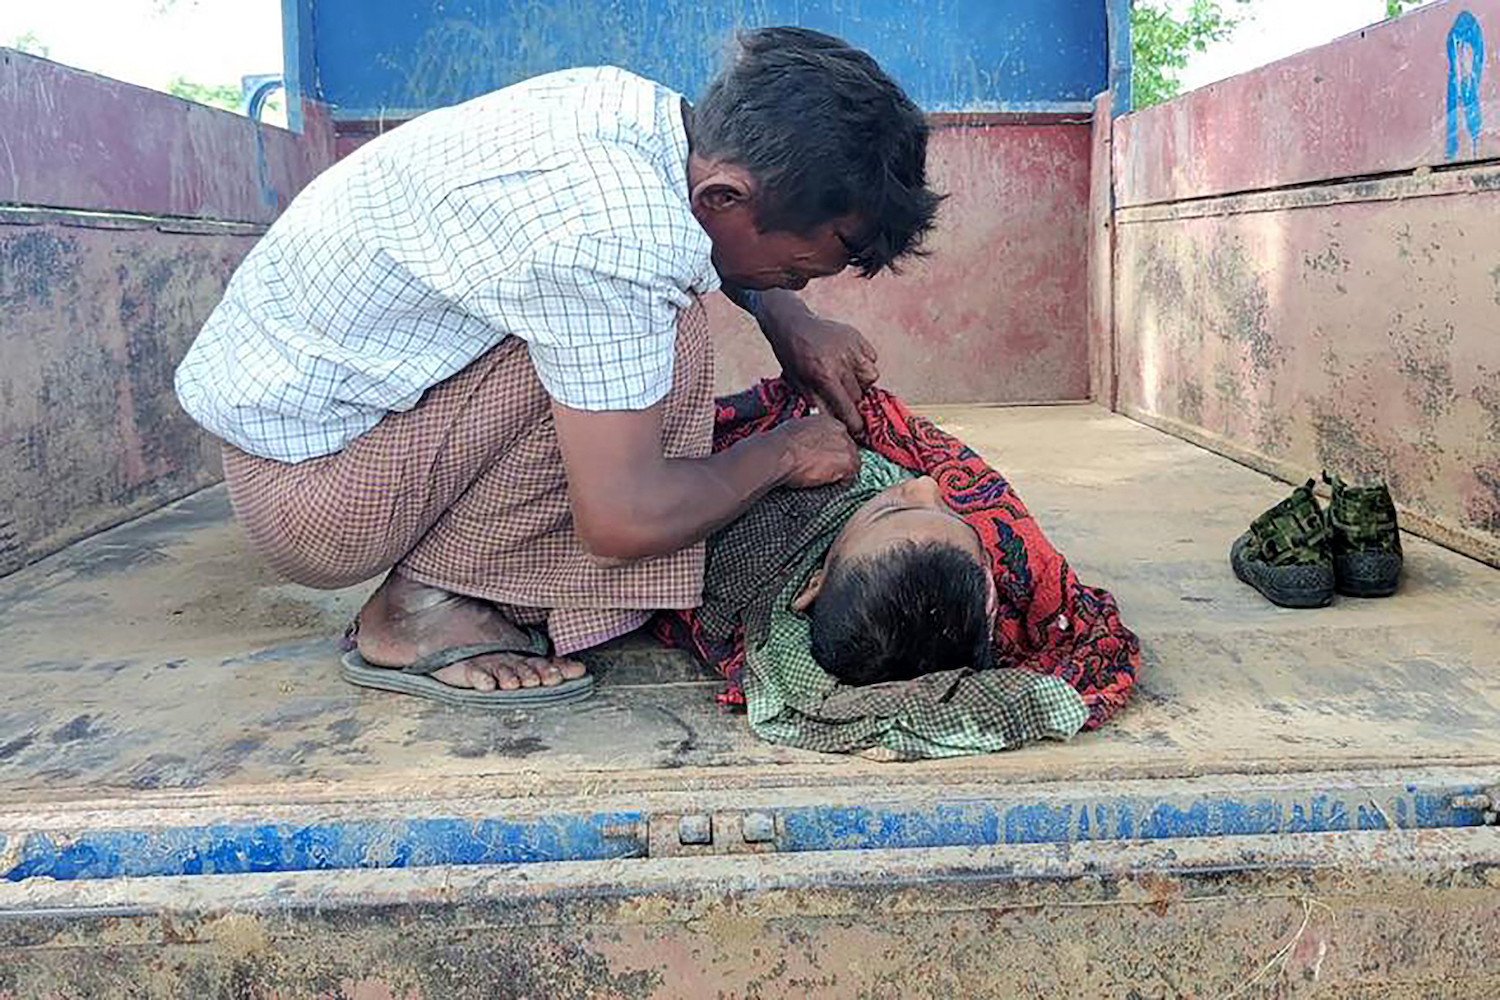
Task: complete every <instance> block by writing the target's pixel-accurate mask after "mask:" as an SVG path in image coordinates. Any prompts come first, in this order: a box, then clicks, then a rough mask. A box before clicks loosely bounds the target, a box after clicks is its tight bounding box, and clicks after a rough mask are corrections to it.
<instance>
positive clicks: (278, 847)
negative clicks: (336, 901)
mask: <svg viewBox="0 0 1500 1000" xmlns="http://www.w3.org/2000/svg"><path fill="white" fill-rule="evenodd" d="M1495 777H1496V774H1495V773H1494V772H1493V771H1491V772H1488V773H1486V772H1484V771H1482V770H1478V769H1473V768H1425V769H1421V770H1412V769H1404V770H1399V771H1353V772H1348V773H1337V774H1328V773H1318V774H1299V775H1290V776H1256V777H1232V778H1224V777H1220V778H1217V779H1213V780H1208V779H1200V780H1197V781H1192V780H1184V779H1145V780H1136V781H1115V782H1108V783H1106V782H1099V781H1070V782H1067V783H1047V782H1034V783H1022V784H1020V785H1019V786H1018V785H1016V784H1013V783H1006V782H992V783H989V784H985V783H983V782H981V781H974V782H972V783H971V784H968V785H959V786H946V787H928V786H924V785H923V784H922V783H909V784H906V785H904V786H890V785H886V786H884V787H882V786H880V785H867V784H860V783H851V784H848V785H839V786H837V787H828V788H819V789H816V790H813V789H807V790H803V791H802V792H801V793H800V794H797V793H791V794H789V793H788V792H787V791H786V790H784V789H765V788H762V789H757V790H755V791H746V790H739V791H736V792H732V793H724V792H717V793H716V792H713V791H707V790H697V791H694V792H691V793H687V794H684V793H682V792H677V793H670V792H664V791H660V790H658V791H654V792H629V791H626V792H616V793H611V794H597V795H594V796H591V797H590V798H591V801H589V802H587V803H583V802H580V801H578V800H577V799H576V798H574V799H569V798H567V797H562V798H552V797H549V796H548V795H547V793H546V790H545V789H542V790H538V791H537V793H536V794H534V795H531V796H527V797H523V798H498V799H497V798H486V797H482V796H473V797H470V798H468V799H465V800H433V799H424V800H418V801H406V802H397V803H384V802H378V803H372V804H370V805H367V806H366V807H364V808H363V809H361V808H360V807H359V806H357V805H355V804H353V803H346V804H343V805H342V806H341V807H340V808H339V809H337V810H330V809H329V808H328V807H327V806H309V805H303V806H301V807H296V806H287V805H283V804H271V805H269V806H262V807H260V808H259V809H256V808H247V807H241V808H240V809H237V810H225V809H217V810H215V809H211V808H210V809H204V808H202V807H197V808H194V805H193V804H192V803H183V804H182V805H181V806H179V807H177V808H175V809H173V808H166V807H163V806H158V807H156V808H154V809H153V808H150V807H145V808H136V809H131V810H125V811H120V810H116V811H111V812H109V813H103V812H100V811H94V812H92V813H90V812H80V811H79V810H76V809H74V810H58V811H55V812H52V813H50V814H49V813H48V812H47V811H37V810H30V811H21V810H4V809H0V882H22V881H25V880H27V879H35V878H44V879H51V880H56V881H75V880H94V879H117V878H144V877H153V878H154V877H163V876H178V875H194V876H212V875H240V874H256V873H266V872H297V871H329V870H352V869H370V868H384V869H406V868H429V867H435V866H444V865H463V866H468V865H519V864H549V863H556V862H567V861H608V860H611V859H619V858H642V857H663V856H674V855H685V856H702V855H704V854H708V853H714V852H717V853H721V854H730V853H783V854H787V853H819V852H826V851H873V850H919V849H927V848H943V847H967V846H998V845H1013V846H1014V845H1022V844H1053V845H1062V846H1066V845H1070V844H1078V843H1097V842H1103V841H1118V842H1131V841H1148V840H1179V839H1201V838H1208V839H1214V838H1231V839H1239V838H1247V837H1264V836H1272V835H1286V836H1302V835H1306V834H1323V833H1337V832H1357V831H1381V830H1402V831H1423V830H1434V829H1447V828H1457V827H1474V826H1483V825H1485V810H1484V809H1483V808H1482V807H1481V805H1479V804H1472V805H1466V804H1457V805H1456V804H1455V803H1456V802H1458V803H1464V802H1475V803H1477V801H1478V800H1477V798H1476V797H1477V796H1479V795H1481V794H1487V793H1492V792H1494V791H1495V788H1492V787H1491V786H1490V785H1487V784H1485V782H1486V781H1488V780H1490V779H1493V778H1495ZM1497 787H1500V783H1497ZM267 812H269V813H270V815H267ZM684 814H693V815H700V816H709V817H711V818H712V819H711V828H710V830H711V832H710V839H711V842H712V845H713V846H704V847H701V848H699V847H696V846H692V847H684V846H683V845H682V844H681V843H680V839H681V838H680V833H679V830H678V829H677V827H676V821H677V818H678V817H680V816H682V815H684ZM747 815H753V816H756V817H759V818H760V822H761V827H760V828H761V829H763V830H764V831H765V832H764V833H756V834H754V835H753V836H749V835H747V834H746V833H745V830H746V829H747V824H746V816H747ZM205 819H210V821H209V822H205V821H204V820H205ZM751 829H754V827H753V826H752V827H751ZM663 835H665V842H664V836H663Z"/></svg>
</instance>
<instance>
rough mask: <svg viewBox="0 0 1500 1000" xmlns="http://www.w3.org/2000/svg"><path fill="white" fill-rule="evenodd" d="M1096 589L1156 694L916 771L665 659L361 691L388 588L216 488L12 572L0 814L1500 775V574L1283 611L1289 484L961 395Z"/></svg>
mask: <svg viewBox="0 0 1500 1000" xmlns="http://www.w3.org/2000/svg"><path fill="white" fill-rule="evenodd" d="M937 413H938V415H939V417H940V420H941V422H942V423H943V424H944V425H945V426H947V427H948V428H949V429H950V430H952V431H953V432H954V433H956V434H957V435H958V436H959V437H961V438H963V439H964V440H966V441H968V442H970V443H971V444H972V445H973V446H974V447H976V448H978V449H979V450H980V451H981V452H983V453H984V454H986V455H988V456H990V458H991V459H992V461H994V462H995V463H996V464H997V465H998V466H999V467H1000V468H1002V469H1004V470H1005V471H1007V472H1008V473H1009V474H1010V475H1011V476H1012V478H1013V480H1014V482H1015V484H1016V486H1017V488H1018V490H1019V492H1020V493H1021V495H1022V496H1023V497H1025V498H1026V500H1027V502H1028V503H1029V505H1030V506H1031V508H1032V509H1033V511H1034V512H1035V513H1036V514H1037V516H1038V517H1039V519H1040V520H1041V522H1042V524H1043V525H1044V526H1046V528H1047V529H1048V530H1049V532H1050V534H1051V535H1052V537H1053V538H1054V539H1055V540H1056V541H1057V543H1058V544H1059V546H1060V547H1061V548H1062V549H1063V551H1064V552H1066V553H1068V555H1069V557H1070V559H1071V560H1072V562H1073V563H1074V565H1075V566H1076V567H1077V569H1078V571H1079V572H1080V574H1081V575H1082V576H1083V577H1084V579H1086V580H1089V581H1091V582H1096V583H1098V584H1101V585H1104V586H1107V587H1109V588H1111V589H1112V590H1113V591H1114V592H1115V593H1116V594H1117V595H1118V596H1119V598H1120V600H1121V603H1122V606H1123V609H1124V613H1125V617H1126V621H1127V622H1129V623H1130V624H1131V625H1132V626H1133V627H1134V628H1136V629H1137V631H1138V632H1139V633H1140V634H1141V636H1142V639H1143V642H1144V647H1145V663H1144V665H1143V667H1142V672H1141V683H1140V687H1139V693H1138V695H1137V697H1136V700H1135V703H1134V705H1132V706H1131V707H1130V708H1129V709H1128V710H1127V711H1125V712H1124V713H1122V715H1121V716H1120V717H1119V718H1118V719H1116V720H1113V721H1111V722H1110V723H1109V724H1108V725H1107V726H1106V727H1105V728H1104V729H1103V730H1101V731H1099V732H1097V733H1092V734H1086V735H1083V736H1080V737H1078V738H1077V739H1075V740H1074V741H1072V742H1071V743H1068V744H1048V745H1045V746H1036V747H1032V748H1028V749H1024V750H1020V751H1017V752H1014V753H1009V754H1002V755H998V756H993V757H986V758H978V759H969V760H959V761H954V762H943V763H931V764H923V765H917V766H912V767H899V768H893V767H890V766H886V765H880V764H876V763H872V762H866V761H860V760H852V759H848V758H845V757H840V756H831V755H818V754H811V753H805V752H799V751H793V750H789V749H785V748H779V747H775V746H772V745H769V744H765V743H761V742H759V741H757V740H755V739H753V738H752V737H751V736H750V734H749V733H748V730H747V727H746V726H745V724H744V721H743V719H741V718H738V717H736V716H732V715H725V714H722V713H721V712H720V711H719V709H718V707H717V705H716V704H715V703H714V701H713V694H714V692H715V690H716V684H715V682H714V681H713V680H712V679H710V678H703V677H702V676H701V675H699V674H697V673H696V672H695V670H694V669H693V668H692V667H691V665H689V664H687V663H685V662H684V661H683V660H682V659H681V658H678V657H675V656H672V655H666V654H662V653H660V652H654V651H652V650H650V649H642V648H639V647H634V648H632V647H628V646H627V647H626V648H625V649H623V650H616V651H615V652H613V653H612V654H611V655H610V656H608V657H606V658H604V659H603V660H602V661H600V662H599V663H598V664H597V665H598V668H599V669H600V671H601V677H602V687H601V691H600V694H599V695H598V696H597V697H596V698H594V699H593V700H592V701H590V702H588V703H585V704H584V705H582V706H579V707H576V708H573V709H568V710H558V711H551V712H535V713H523V712H515V711H506V712H496V713H466V712H462V711H456V710H451V709H447V708H444V707H441V706H436V705H432V704H428V703H425V702H422V701H419V700H416V699H411V698H404V697H401V696H397V695H390V694H382V693H374V692H364V691H358V690H355V689H353V688H350V687H347V686H344V685H343V684H342V683H341V682H340V681H339V680H338V679H337V675H336V672H335V640H336V636H337V634H338V633H339V631H340V630H341V629H342V627H343V625H344V623H345V622H346V621H347V620H348V616H349V615H350V614H352V612H353V611H354V610H355V609H356V608H357V606H358V604H359V602H360V600H361V599H362V595H363V593H364V591H363V590H361V589H355V590H352V591H340V592H332V593H319V592H314V591H309V590H305V589H302V588H298V587H295V586H291V585H286V584H282V583H279V582H278V581H276V580H275V579H274V578H272V577H271V576H270V574H269V573H268V572H267V571H266V570H265V569H263V568H262V567H261V566H260V565H258V564H257V563H256V562H255V560H254V559H253V558H251V557H250V556H249V554H248V553H247V551H246V550H245V547H244V545H243V542H242V541H241V539H240V536H239V535H238V533H237V531H236V529H235V528H234V527H233V526H232V525H231V524H230V523H229V522H228V518H227V514H228V512H227V505H226V504H225V502H224V499H223V496H222V494H221V493H220V492H218V491H210V492H207V493H204V494H200V495H197V496H194V497H192V498H190V499H188V500H185V501H182V502H179V503H177V504H175V505H173V506H171V507H169V508H167V509H165V510H163V511H160V512H158V513H156V514H154V515H151V516H149V517H147V518H144V519H142V520H140V521H137V522H134V523H132V524H130V525H127V526H124V527H121V528H119V529H116V530H114V531H111V532H107V533H105V534H103V535H100V536H97V537H95V538H92V539H89V540H88V541H86V542H84V543H81V544H79V545H76V546H74V547H72V548H70V549H68V550H65V551H64V552H62V553H59V554H58V555H56V556H53V557H50V558H49V559H47V560H44V561H43V562H41V563H39V564H37V565H35V566H32V567H28V568H26V569H24V570H21V571H20V572H17V573H15V574H12V575H11V576H9V577H7V578H5V579H4V580H3V581H0V682H3V683H4V684H5V685H6V686H7V688H8V689H9V690H12V691H15V692H24V697H16V698H12V699H9V700H7V701H6V702H5V703H4V705H3V707H0V802H4V803H8V804H9V805H10V806H11V807H12V808H17V809H22V810H24V811H26V812H27V814H28V815H38V814H40V812H41V811H45V810H46V809H47V808H49V807H50V806H51V805H53V804H57V805H58V806H59V808H60V807H61V805H62V804H67V803H71V805H69V806H68V808H70V809H76V808H83V807H84V805H85V804H87V803H90V802H105V801H108V802H109V803H112V804H111V805H110V808H111V809H115V808H121V807H122V806H125V805H141V804H151V803H155V804H157V805H160V804H163V803H169V804H172V805H174V806H176V805H182V804H184V803H190V802H216V803H233V802H238V803H246V802H249V803H256V804H262V805H263V804H265V803H268V802H279V801H291V800H296V801H349V800H354V801H361V802H366V803H368V802H374V801H386V800H390V801H416V800H421V799H424V798H428V797H431V796H435V795H456V794H474V793H478V792H481V791H482V792H483V793H485V794H494V795H500V794H510V795H527V794H537V793H538V792H540V791H545V792H546V793H547V794H555V795H584V796H592V795H598V794H603V792H605V791H610V792H621V791H630V790H632V789H634V790H644V789H657V790H662V789H665V790H685V789H706V790H712V789H733V788H747V789H750V788H757V787H786V786H788V785H796V784H809V785H814V786H819V787H826V786H838V785H849V784H852V783H857V782H858V781H860V780H867V781H881V782H888V781H894V780H903V781H904V780H915V781H923V782H936V783H947V782H955V781H964V780H974V779H975V777H976V776H982V777H983V778H984V779H985V780H1016V781H1026V780H1043V779H1058V780H1063V779H1067V780H1075V779H1083V778H1099V777H1101V776H1111V777H1121V778H1123V777H1132V776H1133V777H1147V776H1184V775H1188V776H1190V775H1201V774H1221V773H1241V772H1268V773H1289V772H1299V771H1306V770H1316V769H1320V768H1322V769H1328V768H1340V767H1356V766H1419V765H1427V766H1430V765H1436V764H1450V763H1465V764H1473V765H1481V764H1482V765H1494V764H1496V763H1497V762H1500V731H1497V730H1496V728H1495V727H1494V725H1493V720H1494V718H1495V717H1496V715H1497V712H1500V620H1497V618H1496V616H1495V614H1494V608H1495V607H1497V606H1500V571H1496V570H1493V569H1490V568H1488V567H1485V566H1483V565H1481V564H1479V563H1476V562H1474V561H1472V560H1468V559H1465V558H1463V557H1460V556H1458V555H1455V554H1453V553H1451V552H1448V551H1446V550H1443V549H1440V548H1438V547H1436V546H1433V545H1430V544H1427V543H1424V542H1421V541H1419V540H1415V539H1411V540H1409V544H1408V568H1407V576H1406V581H1405V584H1404V587H1403V590H1402V593H1401V594H1400V595H1399V596H1398V597H1396V598H1394V599H1391V600H1386V601H1352V600H1351V601H1342V602H1340V603H1339V604H1338V605H1337V606H1335V607H1333V608H1330V609H1327V610H1322V611H1312V612H1288V611H1282V610H1279V609H1276V608H1273V607H1270V606H1269V605H1267V604H1266V603H1265V602H1264V601H1263V600H1262V599H1260V598H1259V596H1258V595H1256V594H1255V593H1254V592H1253V591H1250V590H1249V589H1248V588H1245V587H1244V586H1242V585H1241V584H1239V583H1238V582H1236V581H1235V580H1234V579H1233V577H1232V576H1231V575H1230V573H1229V572H1228V569H1227V565H1226V561H1225V554H1226V552H1227V549H1228V546H1229V543H1230V541H1231V540H1232V538H1233V537H1234V536H1235V535H1236V534H1237V533H1238V532H1239V531H1241V530H1243V526H1244V525H1245V524H1246V523H1247V522H1248V521H1249V519H1250V518H1251V517H1252V516H1253V515H1254V514H1255V513H1257V512H1258V511H1259V510H1261V509H1263V508H1264V507H1266V506H1267V505H1269V504H1270V503H1271V502H1274V501H1275V500H1276V499H1278V498H1279V496H1280V495H1281V494H1282V493H1283V491H1284V487H1281V486H1279V485H1277V484H1276V483H1275V482H1273V481H1271V480H1269V479H1267V478H1265V477H1263V476H1260V475H1258V474H1256V473H1253V472H1251V471H1249V470H1247V469H1245V468H1244V467H1242V466H1238V465H1235V464H1233V463H1231V462H1229V461H1227V460H1225V459H1222V458H1219V457H1216V456H1214V455H1212V454H1210V453H1208V452H1206V451H1203V450H1201V449H1198V448H1195V447H1193V446H1191V445H1188V444H1186V443H1184V442H1182V441H1179V440H1177V439H1175V438H1172V437H1169V436H1167V435H1164V434H1161V433H1159V432H1156V431H1153V430H1150V429H1148V428H1145V427H1143V426H1141V425H1139V424H1136V423H1133V422H1131V421H1129V420H1127V419H1125V418H1123V417H1120V416H1115V415H1111V414H1107V413H1105V412H1104V411H1102V410H1099V409H1096V408H1093V407H1087V406H1069V407H1033V408H1017V409H1005V408H990V409H979V408H956V409H945V410H940V411H937Z"/></svg>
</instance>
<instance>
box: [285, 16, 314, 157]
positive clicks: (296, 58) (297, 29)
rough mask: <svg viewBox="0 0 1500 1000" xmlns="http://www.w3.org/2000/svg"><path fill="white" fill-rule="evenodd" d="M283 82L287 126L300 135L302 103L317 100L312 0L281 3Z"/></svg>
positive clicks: (302, 126) (302, 128)
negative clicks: (306, 100)
mask: <svg viewBox="0 0 1500 1000" xmlns="http://www.w3.org/2000/svg"><path fill="white" fill-rule="evenodd" d="M281 58H282V64H283V65H282V73H281V78H282V82H283V83H284V84H285V86H286V123H287V126H288V127H289V128H290V129H291V130H292V131H293V132H299V133H300V132H302V131H303V130H304V128H305V124H304V122H303V120H302V101H303V99H304V98H307V99H315V98H316V97H317V96H318V93H317V86H316V81H317V79H318V67H317V64H316V63H315V62H314V61H313V59H314V53H313V0H281Z"/></svg>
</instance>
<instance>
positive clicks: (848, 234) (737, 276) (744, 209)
mask: <svg viewBox="0 0 1500 1000" xmlns="http://www.w3.org/2000/svg"><path fill="white" fill-rule="evenodd" d="M688 185H689V197H690V199H691V201H692V206H693V215H694V216H695V217H696V218H697V220H698V224H699V225H700V226H702V227H703V231H704V232H706V233H708V237H709V239H711V240H713V244H714V253H713V257H714V268H715V269H716V270H717V271H718V272H719V277H720V278H722V279H723V280H724V282H725V283H726V284H731V285H738V286H739V287H741V288H749V289H753V290H755V291H765V290H767V289H770V288H790V289H792V290H797V289H800V288H802V287H803V286H805V285H806V284H807V283H808V282H809V281H811V280H812V279H814V278H827V277H831V276H833V275H835V274H838V273H839V272H840V271H842V270H843V269H844V268H846V267H848V266H849V262H850V260H851V259H852V258H853V256H854V251H855V250H856V248H857V247H858V246H859V244H858V243H857V242H855V240H856V239H857V238H858V236H859V234H860V232H861V226H860V220H859V219H857V218H856V217H854V216H845V217H842V218H838V219H834V220H833V221H832V222H829V223H827V224H825V225H822V226H819V227H818V228H817V229H814V230H813V231H812V232H810V233H806V234H799V233H794V232H790V231H787V230H764V231H763V230H762V229H761V227H760V225H759V224H758V222H757V215H758V198H759V191H758V188H757V185H756V183H755V179H754V178H753V177H752V176H751V175H750V172H749V171H747V170H746V169H745V168H743V167H741V166H738V165H737V164H734V163H729V162H725V161H721V160H705V159H703V158H702V157H699V156H696V155H694V156H691V157H689V161H688Z"/></svg>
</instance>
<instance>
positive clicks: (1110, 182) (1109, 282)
mask: <svg viewBox="0 0 1500 1000" xmlns="http://www.w3.org/2000/svg"><path fill="white" fill-rule="evenodd" d="M1113 107H1114V99H1113V97H1112V96H1111V95H1109V94H1101V95H1100V96H1099V98H1098V99H1097V100H1096V101H1095V102H1094V123H1093V131H1092V136H1091V141H1090V147H1089V148H1090V157H1089V219H1088V225H1089V242H1088V255H1089V256H1088V287H1089V329H1088V343H1089V398H1091V399H1093V400H1094V401H1095V402H1097V403H1101V404H1103V405H1104V406H1109V407H1113V406H1114V405H1115V396H1116V391H1115V347H1114V336H1115V315H1114V305H1115V302H1114V298H1115V287H1114V280H1113V278H1112V277H1111V275H1112V274H1113V270H1114V252H1115V239H1114V226H1115V217H1114V174H1113V171H1112V169H1111V166H1110V141H1111V136H1112V135H1113V132H1114V130H1113V128H1112V127H1111V121H1112V118H1113V115H1112V113H1111V111H1112V109H1113Z"/></svg>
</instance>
